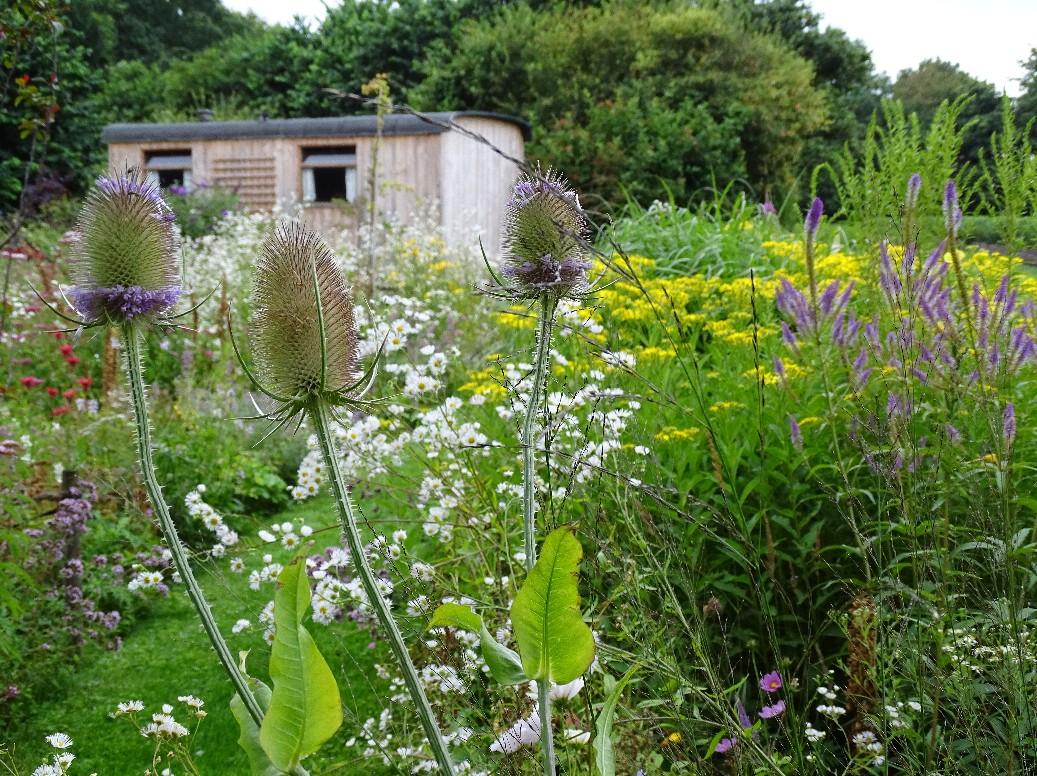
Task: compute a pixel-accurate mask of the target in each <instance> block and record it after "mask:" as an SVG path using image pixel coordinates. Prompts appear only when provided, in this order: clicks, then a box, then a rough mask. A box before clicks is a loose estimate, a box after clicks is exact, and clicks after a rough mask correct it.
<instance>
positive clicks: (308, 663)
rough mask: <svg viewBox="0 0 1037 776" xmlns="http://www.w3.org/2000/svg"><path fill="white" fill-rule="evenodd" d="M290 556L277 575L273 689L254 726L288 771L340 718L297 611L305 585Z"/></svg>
mask: <svg viewBox="0 0 1037 776" xmlns="http://www.w3.org/2000/svg"><path fill="white" fill-rule="evenodd" d="M302 566H303V563H302V561H301V559H300V558H296V559H295V560H294V561H292V563H291V564H290V565H288V566H286V567H285V568H284V570H283V571H282V572H281V575H280V576H279V577H278V578H277V591H276V592H275V594H274V625H275V626H276V631H275V635H274V644H273V648H272V649H271V651H270V680H271V681H272V682H273V685H274V690H273V694H272V696H271V699H270V708H269V710H268V711H267V713H266V716H265V717H264V718H263V725H262V726H261V728H260V730H259V743H260V744H261V745H262V747H263V751H264V752H266V754H267V756H268V757H269V758H270V762H272V763H273V764H274V765H275V766H276V767H278V768H280V769H281V770H282V771H291V770H292V769H293V768H295V767H296V766H297V765H298V764H299V761H300V760H301V759H302V758H303V757H305V756H306V755H308V754H311V753H313V752H316V751H317V750H318V749H319V748H320V747H321V745H322V744H323V743H324V742H325V741H327V740H328V739H329V738H331V736H332V735H333V734H334V733H335V731H336V730H338V729H339V726H340V725H341V724H342V701H341V699H340V697H339V692H338V685H337V684H336V683H335V677H334V676H333V675H332V673H331V669H330V668H328V664H327V663H326V662H325V660H324V657H323V656H322V655H321V654H320V651H319V650H318V649H317V645H316V644H314V643H313V638H312V637H311V636H310V634H309V632H308V631H307V630H306V628H304V627H303V624H302V620H303V615H305V614H306V610H307V608H309V605H310V585H309V582H308V580H307V579H306V574H305V572H303V571H302Z"/></svg>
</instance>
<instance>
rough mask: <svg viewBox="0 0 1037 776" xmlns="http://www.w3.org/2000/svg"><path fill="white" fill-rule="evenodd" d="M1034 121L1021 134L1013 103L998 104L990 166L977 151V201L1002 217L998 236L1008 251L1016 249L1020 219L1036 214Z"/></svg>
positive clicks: (1036, 165)
mask: <svg viewBox="0 0 1037 776" xmlns="http://www.w3.org/2000/svg"><path fill="white" fill-rule="evenodd" d="M1035 122H1037V118H1032V119H1030V121H1029V123H1028V124H1027V125H1026V127H1025V128H1024V129H1023V131H1022V132H1020V131H1019V130H1018V128H1017V127H1016V118H1015V112H1014V111H1013V110H1012V102H1011V100H1010V99H1009V98H1008V97H1007V96H1006V97H1003V98H1002V100H1001V132H1000V134H998V133H996V132H995V133H994V135H993V137H991V139H990V162H989V163H988V162H987V159H986V157H985V156H984V155H983V152H982V150H981V151H980V171H981V172H980V179H979V183H980V186H981V192H980V197H981V199H982V202H983V206H984V209H985V210H986V211H987V212H988V213H994V214H997V215H999V216H1001V223H1002V224H1003V226H1004V231H1003V232H1002V234H1001V235H1000V237H1001V238H1002V239H1003V241H1004V244H1005V245H1007V246H1008V249H1009V250H1010V251H1011V250H1015V248H1016V247H1017V246H1018V240H1019V229H1020V218H1021V217H1022V215H1023V214H1024V213H1026V212H1027V211H1029V213H1030V214H1031V215H1032V214H1034V213H1037V161H1035V160H1034V156H1033V152H1032V149H1031V145H1030V133H1031V131H1032V129H1033V124H1034V123H1035Z"/></svg>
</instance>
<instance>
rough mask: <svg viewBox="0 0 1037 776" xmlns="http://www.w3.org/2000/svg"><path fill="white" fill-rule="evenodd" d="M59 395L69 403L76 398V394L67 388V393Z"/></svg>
mask: <svg viewBox="0 0 1037 776" xmlns="http://www.w3.org/2000/svg"><path fill="white" fill-rule="evenodd" d="M61 395H62V396H64V397H65V398H66V399H68V400H69V401H72V400H73V399H74V398H76V392H75V390H73V389H72V388H69V389H68V390H67V391H65V392H64V393H63V394H61Z"/></svg>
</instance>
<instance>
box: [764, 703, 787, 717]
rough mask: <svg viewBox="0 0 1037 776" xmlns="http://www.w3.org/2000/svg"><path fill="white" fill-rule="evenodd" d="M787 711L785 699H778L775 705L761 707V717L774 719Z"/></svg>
mask: <svg viewBox="0 0 1037 776" xmlns="http://www.w3.org/2000/svg"><path fill="white" fill-rule="evenodd" d="M784 713H785V701H778V702H777V703H775V704H774V705H773V706H764V707H763V708H762V709H760V717H761V719H773V718H774V717H780V716H781V715H782V714H784Z"/></svg>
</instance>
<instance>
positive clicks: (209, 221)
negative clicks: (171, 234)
mask: <svg viewBox="0 0 1037 776" xmlns="http://www.w3.org/2000/svg"><path fill="white" fill-rule="evenodd" d="M165 200H166V202H168V203H169V206H170V207H171V208H173V212H174V213H175V214H176V224H177V226H179V227H180V232H181V234H183V235H184V237H188V238H194V237H203V236H205V235H207V234H212V233H213V232H214V231H215V230H216V227H217V226H218V225H219V223H220V221H222V220H223V219H224V218H226V217H227V216H228V215H230V214H231V212H233V211H235V210H237V209H238V208H239V206H240V199H239V197H238V195H237V194H235V193H234V192H233V191H227V190H225V189H220V188H216V187H214V186H208V185H204V183H199V184H198V185H197V186H196V187H195V188H192V189H191V190H190V191H187V190H185V189H184V188H183V187H182V186H176V187H173V188H171V189H170V191H169V193H168V194H167V195H166V197H165Z"/></svg>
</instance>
